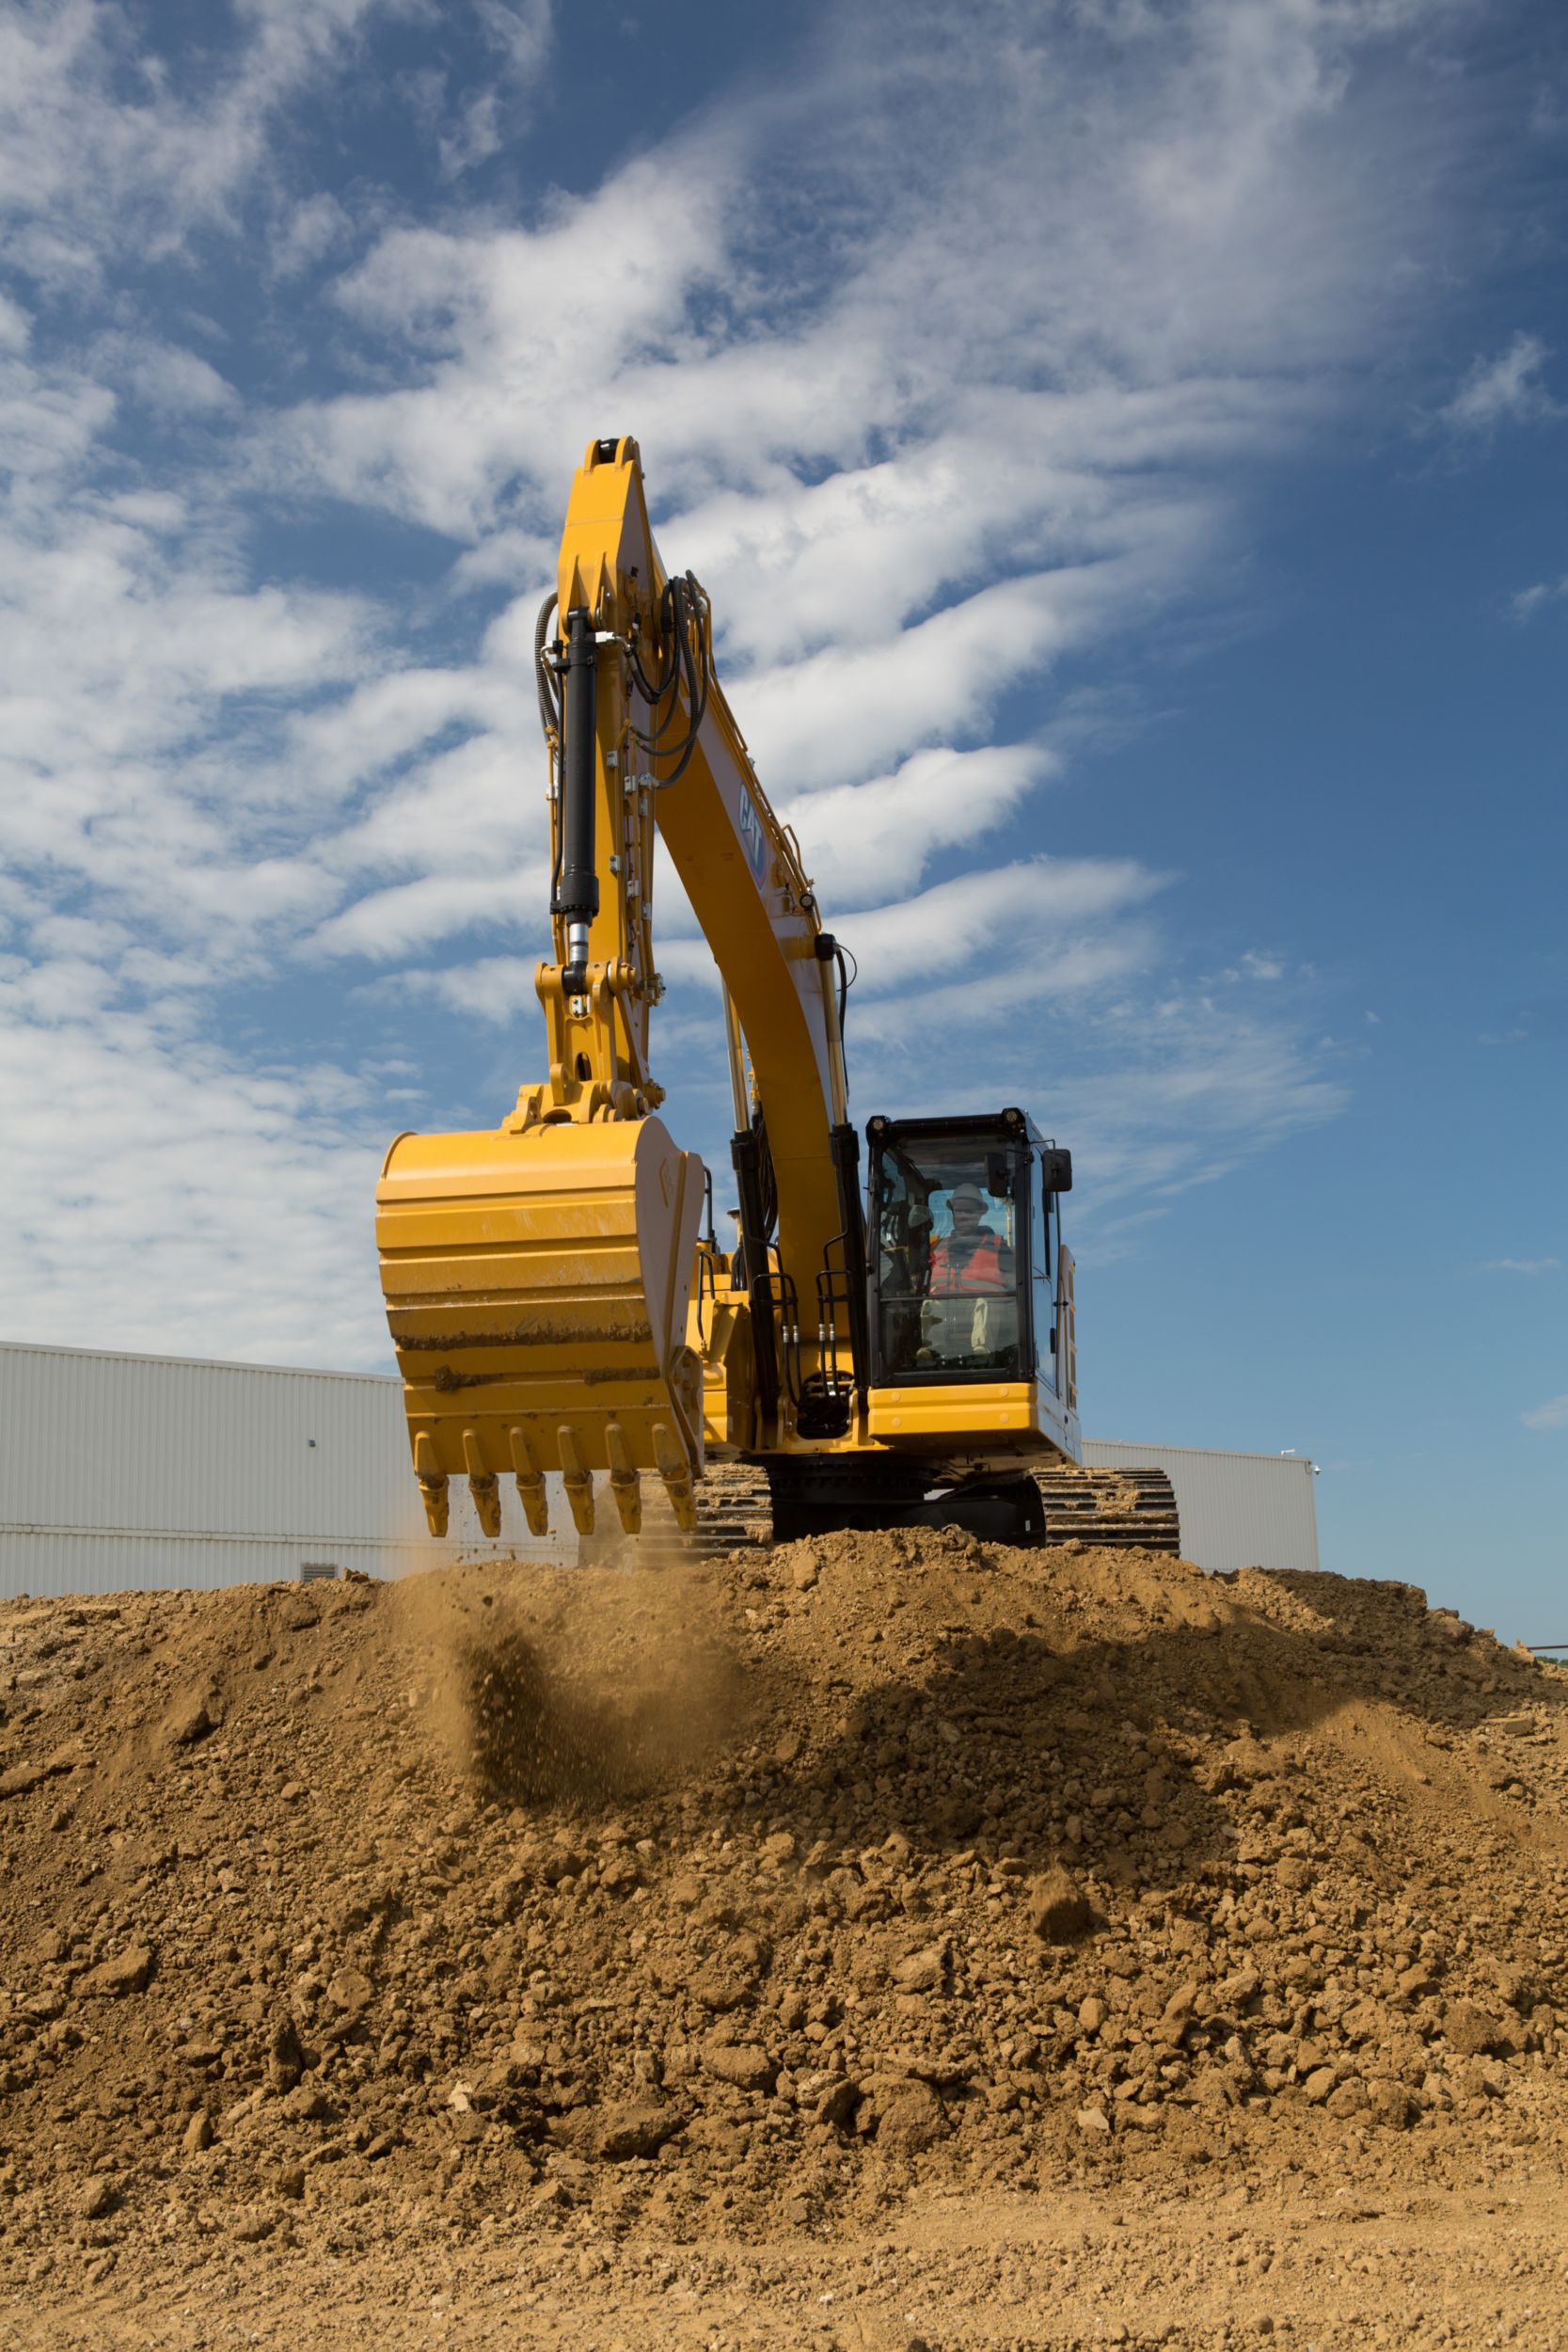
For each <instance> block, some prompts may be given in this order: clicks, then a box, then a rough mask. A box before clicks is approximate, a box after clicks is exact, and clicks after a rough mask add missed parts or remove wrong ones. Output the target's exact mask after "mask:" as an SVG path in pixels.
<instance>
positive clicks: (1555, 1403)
mask: <svg viewBox="0 0 1568 2352" xmlns="http://www.w3.org/2000/svg"><path fill="white" fill-rule="evenodd" d="M1519 1419H1520V1420H1521V1421H1522V1422H1524V1424H1525V1427H1526V1428H1527V1429H1568V1396H1553V1397H1548V1398H1547V1400H1546V1402H1545V1404H1544V1405H1534V1406H1531V1407H1530V1409H1529V1411H1528V1413H1521V1414H1520V1416H1519Z"/></svg>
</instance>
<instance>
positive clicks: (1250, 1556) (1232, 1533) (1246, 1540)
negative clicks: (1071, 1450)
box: [1084, 1438, 1318, 1571]
mask: <svg viewBox="0 0 1568 2352" xmlns="http://www.w3.org/2000/svg"><path fill="white" fill-rule="evenodd" d="M1084 1459H1085V1462H1086V1463H1088V1464H1089V1466H1090V1467H1091V1469H1094V1470H1117V1469H1119V1468H1120V1467H1121V1466H1122V1465H1123V1464H1124V1463H1125V1465H1126V1466H1127V1468H1128V1469H1130V1470H1131V1469H1132V1468H1133V1467H1134V1466H1135V1465H1137V1464H1139V1463H1142V1464H1144V1465H1146V1466H1147V1467H1148V1469H1149V1470H1164V1473H1165V1475H1166V1476H1167V1478H1168V1479H1169V1480H1170V1483H1171V1485H1172V1486H1174V1487H1175V1489H1176V1509H1177V1515H1178V1517H1179V1518H1180V1521H1181V1549H1182V1553H1183V1555H1184V1556H1185V1557H1186V1558H1187V1559H1189V1560H1196V1562H1197V1564H1198V1565H1199V1566H1200V1567H1204V1568H1209V1569H1211V1570H1213V1571H1218V1570H1220V1569H1228V1568H1315V1567H1316V1566H1317V1565H1318V1505H1317V1496H1316V1491H1315V1488H1316V1480H1317V1472H1316V1470H1315V1469H1314V1467H1313V1465H1312V1464H1311V1463H1310V1462H1309V1461H1308V1460H1307V1457H1306V1455H1305V1454H1218V1453H1214V1452H1212V1451H1211V1450H1210V1448H1208V1447H1207V1446H1192V1445H1135V1444H1132V1443H1131V1442H1124V1441H1123V1440H1122V1439H1120V1438H1115V1439H1112V1438H1085V1440H1084Z"/></svg>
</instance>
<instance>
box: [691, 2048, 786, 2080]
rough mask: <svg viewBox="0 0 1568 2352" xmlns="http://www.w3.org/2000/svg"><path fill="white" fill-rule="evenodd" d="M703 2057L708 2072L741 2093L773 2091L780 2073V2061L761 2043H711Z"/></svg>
mask: <svg viewBox="0 0 1568 2352" xmlns="http://www.w3.org/2000/svg"><path fill="white" fill-rule="evenodd" d="M702 2055H703V2066H704V2069H705V2072H706V2073H707V2074H712V2075H715V2076H716V2077H717V2079H718V2080H719V2081H720V2082H721V2083H733V2084H734V2086H735V2088H736V2090H772V2088H773V2084H774V2081H775V2079H776V2077H777V2075H778V2072H779V2064H778V2060H777V2059H776V2058H770V2057H769V2056H768V2052H767V2051H766V2050H765V2049H764V2048H763V2047H762V2044H761V2043H760V2042H719V2041H709V2042H705V2043H704V2044H703V2054H702Z"/></svg>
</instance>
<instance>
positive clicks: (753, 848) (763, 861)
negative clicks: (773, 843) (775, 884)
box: [736, 785, 768, 882]
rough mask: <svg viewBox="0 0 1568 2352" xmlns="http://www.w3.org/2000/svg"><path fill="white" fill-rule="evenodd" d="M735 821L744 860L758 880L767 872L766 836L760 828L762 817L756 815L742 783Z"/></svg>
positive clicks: (749, 796)
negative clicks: (738, 829)
mask: <svg viewBox="0 0 1568 2352" xmlns="http://www.w3.org/2000/svg"><path fill="white" fill-rule="evenodd" d="M736 823H737V824H738V826H739V828H740V846H741V848H742V849H743V850H745V852H746V862H747V864H748V865H749V866H750V867H751V869H752V873H753V874H754V875H755V876H756V878H757V880H758V882H762V881H763V880H764V879H765V878H766V876H767V872H768V836H767V834H765V833H764V832H763V830H762V818H760V817H759V816H758V815H757V812H756V809H755V807H754V806H753V805H752V796H751V794H750V793H749V792H748V791H747V789H746V787H745V786H744V785H742V786H741V787H740V807H739V812H738V815H737V818H736Z"/></svg>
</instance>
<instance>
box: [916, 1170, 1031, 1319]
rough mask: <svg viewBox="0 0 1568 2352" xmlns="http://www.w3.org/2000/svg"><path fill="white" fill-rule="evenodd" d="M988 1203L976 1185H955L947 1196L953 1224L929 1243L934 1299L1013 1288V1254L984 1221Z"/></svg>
mask: <svg viewBox="0 0 1568 2352" xmlns="http://www.w3.org/2000/svg"><path fill="white" fill-rule="evenodd" d="M989 1207H990V1200H988V1198H987V1196H986V1194H985V1193H983V1192H982V1191H981V1190H980V1187H979V1185H978V1184H958V1185H955V1187H954V1189H953V1190H952V1191H951V1192H950V1193H949V1194H948V1196H947V1208H948V1214H949V1216H951V1218H952V1220H953V1221H952V1225H951V1227H950V1229H949V1230H948V1232H945V1233H938V1234H937V1235H935V1236H934V1238H933V1240H932V1243H931V1287H930V1295H931V1297H933V1298H974V1297H984V1296H986V1295H988V1294H992V1293H995V1292H998V1291H1005V1292H1007V1293H1009V1294H1010V1293H1011V1291H1012V1288H1013V1280H1014V1273H1013V1253H1012V1251H1011V1249H1009V1248H1008V1247H1007V1245H1006V1242H1005V1241H1004V1240H1003V1238H1002V1236H1001V1234H1000V1233H998V1232H996V1230H995V1229H994V1227H992V1226H990V1225H989V1224H988V1223H987V1222H986V1211H987V1209H988V1208H989Z"/></svg>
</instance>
